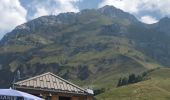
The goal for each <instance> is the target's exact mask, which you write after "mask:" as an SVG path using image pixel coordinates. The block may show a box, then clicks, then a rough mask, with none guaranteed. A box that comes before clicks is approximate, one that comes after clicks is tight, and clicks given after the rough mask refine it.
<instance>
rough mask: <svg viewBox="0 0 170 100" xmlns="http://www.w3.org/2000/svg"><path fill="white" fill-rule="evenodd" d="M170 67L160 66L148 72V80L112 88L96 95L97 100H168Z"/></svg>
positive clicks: (169, 94)
mask: <svg viewBox="0 0 170 100" xmlns="http://www.w3.org/2000/svg"><path fill="white" fill-rule="evenodd" d="M169 73H170V69H168V68H161V69H157V70H155V71H153V72H151V73H149V74H148V75H147V76H146V77H148V78H149V80H146V81H143V82H139V83H136V84H132V85H127V86H123V87H119V88H112V89H109V90H107V91H106V92H105V93H103V94H100V95H98V96H97V98H98V99H99V100H113V98H114V99H116V100H169V99H170V89H169V87H170V84H169V82H170V78H169V77H170V74H169Z"/></svg>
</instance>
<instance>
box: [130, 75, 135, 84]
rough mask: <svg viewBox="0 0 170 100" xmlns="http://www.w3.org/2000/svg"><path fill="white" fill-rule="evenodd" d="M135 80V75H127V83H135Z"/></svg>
mask: <svg viewBox="0 0 170 100" xmlns="http://www.w3.org/2000/svg"><path fill="white" fill-rule="evenodd" d="M135 82H136V76H135V74H131V75H129V79H128V83H129V84H130V83H135Z"/></svg>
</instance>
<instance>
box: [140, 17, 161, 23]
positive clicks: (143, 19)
mask: <svg viewBox="0 0 170 100" xmlns="http://www.w3.org/2000/svg"><path fill="white" fill-rule="evenodd" d="M140 21H141V22H144V23H147V24H153V23H156V22H158V20H156V19H155V18H153V17H151V16H142V17H141V19H140Z"/></svg>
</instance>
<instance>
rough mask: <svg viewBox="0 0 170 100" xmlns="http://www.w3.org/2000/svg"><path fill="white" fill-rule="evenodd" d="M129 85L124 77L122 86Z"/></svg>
mask: <svg viewBox="0 0 170 100" xmlns="http://www.w3.org/2000/svg"><path fill="white" fill-rule="evenodd" d="M127 84H128V79H127V78H126V77H124V78H123V79H122V85H127Z"/></svg>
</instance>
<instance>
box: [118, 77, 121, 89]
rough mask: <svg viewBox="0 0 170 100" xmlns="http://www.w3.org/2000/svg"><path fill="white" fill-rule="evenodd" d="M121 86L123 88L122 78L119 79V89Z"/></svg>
mask: <svg viewBox="0 0 170 100" xmlns="http://www.w3.org/2000/svg"><path fill="white" fill-rule="evenodd" d="M120 86H122V78H119V81H118V83H117V87H120Z"/></svg>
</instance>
